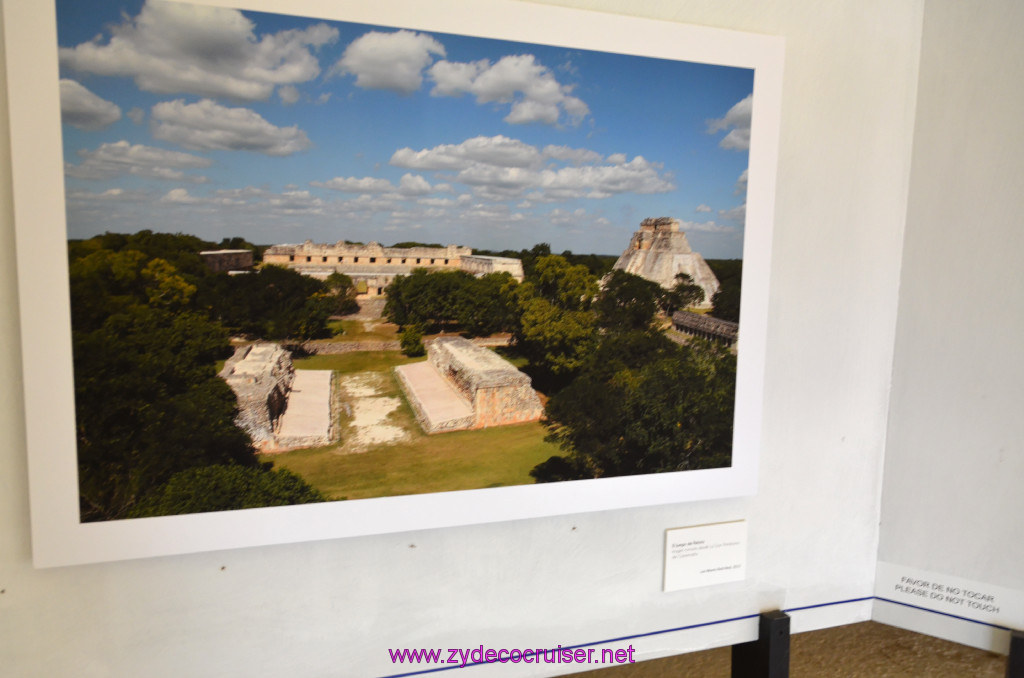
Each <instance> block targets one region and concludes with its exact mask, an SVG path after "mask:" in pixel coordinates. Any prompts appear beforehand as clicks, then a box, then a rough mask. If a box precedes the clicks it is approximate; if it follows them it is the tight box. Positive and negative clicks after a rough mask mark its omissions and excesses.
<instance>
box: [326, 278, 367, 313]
mask: <svg viewBox="0 0 1024 678" xmlns="http://www.w3.org/2000/svg"><path fill="white" fill-rule="evenodd" d="M324 285H325V286H326V287H327V291H328V292H329V293H330V294H331V296H332V297H333V298H334V303H333V304H332V307H331V313H333V314H334V315H348V314H349V313H356V312H357V311H359V304H358V303H357V302H356V295H357V294H358V290H356V285H355V283H354V282H352V278H350V277H349V276H347V275H345V274H344V273H339V272H338V271H335V272H334V273H331V274H330V275H329V276H327V280H325V281H324Z"/></svg>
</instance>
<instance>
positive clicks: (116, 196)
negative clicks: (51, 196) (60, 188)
mask: <svg viewBox="0 0 1024 678" xmlns="http://www.w3.org/2000/svg"><path fill="white" fill-rule="evenodd" d="M148 199H149V195H148V194H147V193H146V192H144V191H126V190H125V189H123V188H108V189H107V190H105V191H103V192H101V193H93V192H91V191H68V201H69V202H140V201H142V200H148Z"/></svg>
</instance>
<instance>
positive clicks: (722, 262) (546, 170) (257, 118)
mask: <svg viewBox="0 0 1024 678" xmlns="http://www.w3.org/2000/svg"><path fill="white" fill-rule="evenodd" d="M4 25H5V46H6V55H7V68H8V92H9V105H10V120H11V148H12V159H13V182H14V208H15V222H16V226H15V227H16V237H17V247H18V269H19V270H18V276H19V287H20V293H21V322H22V342H23V349H22V351H23V356H24V374H25V403H26V416H27V426H28V451H29V470H30V489H31V509H32V511H31V512H32V534H33V552H34V560H35V563H36V565H37V566H39V567H46V566H57V565H69V564H77V563H86V562H96V561H104V560H115V559H127V558H140V557H148V556H157V555H169V554H179V553H190V552H197V551H205V550H215V549H228V548H238V547H246V546H257V545H266V544H278V543H289V542H297V541H307V540H316V539H332V538H341V537H352V536H359V535H368V534H379V533H386V532H400V531H410V530H421V529H429V528H443V527H449V526H454V525H462V524H469V523H484V522H496V521H504V520H515V519H524V518H533V517H540V516H549V515H559V514H567V513H578V512H585V511H597V510H608V509H617V508H625V507H632V506H642V505H652V504H665V503H679V502H688V501H697V500H707V499H715V498H721V497H729V496H739V495H744V494H752V493H754V492H755V491H756V483H757V467H758V449H759V446H760V431H761V408H762V397H763V393H762V390H763V388H762V385H763V374H764V366H765V333H766V326H767V314H768V311H767V301H768V277H769V268H770V259H771V233H772V216H773V202H774V192H775V167H776V157H777V148H778V128H779V116H780V108H781V91H782V62H783V43H782V40H781V39H779V38H777V37H772V36H762V35H751V34H743V33H737V32H732V31H723V30H717V29H708V28H701V27H694V26H686V25H681V24H674V23H668V22H658V21H651V20H644V19H636V18H630V17H620V16H613V15H607V14H598V13H590V12H581V11H576V10H568V9H563V8H556V7H544V6H539V5H534V4H530V3H524V2H515V1H512V0H509V1H505V0H488V1H487V2H480V1H479V0H478V1H471V0H443V1H441V2H431V3H422V2H416V1H415V0H386V1H383V2H378V3H372V4H371V3H361V2H337V1H330V2H328V1H326V0H297V1H293V2H289V3H284V2H280V0H231V1H222V0H198V1H197V2H187V3H186V2H176V1H169V0H57V1H56V3H38V2H34V1H33V0H12V1H11V2H6V3H5V5H4Z"/></svg>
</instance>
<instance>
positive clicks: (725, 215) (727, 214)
mask: <svg viewBox="0 0 1024 678" xmlns="http://www.w3.org/2000/svg"><path fill="white" fill-rule="evenodd" d="M718 216H719V217H721V218H722V219H725V220H727V221H736V222H739V223H741V224H742V223H743V222H744V220H745V219H746V218H747V205H746V203H744V204H742V205H737V206H736V207H733V208H732V209H729V210H719V211H718Z"/></svg>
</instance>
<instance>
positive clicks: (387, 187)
mask: <svg viewBox="0 0 1024 678" xmlns="http://www.w3.org/2000/svg"><path fill="white" fill-rule="evenodd" d="M310 184H311V185H313V186H316V187H317V188H330V189H332V190H335V191H341V192H342V193H361V194H378V195H382V196H384V197H385V198H388V199H391V200H397V199H401V198H405V197H414V196H420V195H426V194H428V193H433V192H434V189H433V187H431V185H430V182H428V181H427V180H426V179H424V178H423V177H421V176H419V175H418V174H405V175H403V176H402V178H401V180H400V181H399V183H398V186H397V187H396V186H395V185H394V184H393V183H391V182H390V181H388V180H387V179H381V178H379V177H334V178H333V179H328V180H327V181H312V182H310Z"/></svg>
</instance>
